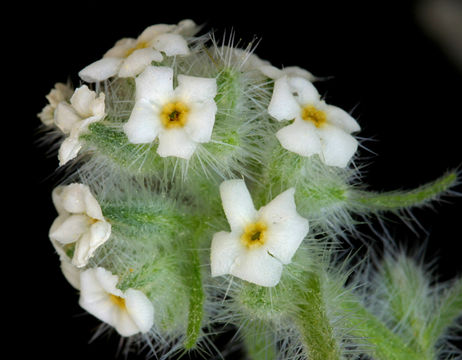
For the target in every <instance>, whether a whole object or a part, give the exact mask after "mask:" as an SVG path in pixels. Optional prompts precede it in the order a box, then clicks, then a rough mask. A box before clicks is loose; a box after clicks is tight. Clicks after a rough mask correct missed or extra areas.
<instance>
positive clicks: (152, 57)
mask: <svg viewBox="0 0 462 360" xmlns="http://www.w3.org/2000/svg"><path fill="white" fill-rule="evenodd" d="M162 59H163V57H162V54H161V53H160V52H159V51H157V50H154V49H153V48H146V49H138V50H135V51H134V52H133V53H132V54H131V55H130V56H128V57H127V58H126V59H125V60H124V62H123V63H122V66H121V67H120V70H119V77H135V76H136V75H138V74H139V73H141V72H143V70H144V69H146V67H147V66H148V65H151V63H152V62H153V61H162Z"/></svg>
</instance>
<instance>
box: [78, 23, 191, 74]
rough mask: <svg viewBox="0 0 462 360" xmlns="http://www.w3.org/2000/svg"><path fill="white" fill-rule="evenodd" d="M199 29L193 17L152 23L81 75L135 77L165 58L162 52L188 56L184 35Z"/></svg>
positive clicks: (117, 45)
mask: <svg viewBox="0 0 462 360" xmlns="http://www.w3.org/2000/svg"><path fill="white" fill-rule="evenodd" d="M197 30H198V26H197V25H196V24H195V23H194V22H193V21H192V20H183V21H180V22H179V23H178V25H166V24H158V25H152V26H149V27H148V28H146V29H145V30H144V31H143V32H142V33H141V35H140V36H139V37H138V38H137V39H133V38H124V39H121V40H119V41H118V42H117V43H116V44H115V45H114V47H113V48H112V49H110V50H109V51H107V52H106V54H104V56H103V58H102V59H101V60H98V61H96V62H94V63H92V64H90V65H88V66H87V67H86V68H84V69H82V70H81V71H80V72H79V76H80V77H81V78H82V79H83V80H84V81H87V82H97V81H103V80H106V79H108V78H110V77H111V76H114V75H118V76H119V77H135V76H136V75H138V74H139V73H141V72H142V71H143V70H144V69H145V68H146V66H148V65H151V63H152V62H153V61H162V59H163V56H162V54H161V52H163V53H165V55H167V56H175V55H188V54H189V48H188V44H187V42H186V40H185V39H184V36H192V35H194V34H195V33H196V32H197Z"/></svg>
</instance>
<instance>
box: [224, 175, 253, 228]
mask: <svg viewBox="0 0 462 360" xmlns="http://www.w3.org/2000/svg"><path fill="white" fill-rule="evenodd" d="M220 196H221V202H222V205H223V210H224V212H225V215H226V218H227V219H228V223H229V226H230V227H231V230H232V232H236V233H238V234H242V233H243V231H244V228H245V226H246V225H247V224H248V223H250V222H252V221H254V220H255V216H256V214H257V211H256V210H255V207H254V206H253V202H252V197H251V196H250V193H249V190H248V189H247V186H246V185H245V182H244V180H227V181H223V182H222V183H221V185H220Z"/></svg>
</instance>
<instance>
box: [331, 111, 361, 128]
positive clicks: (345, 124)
mask: <svg viewBox="0 0 462 360" xmlns="http://www.w3.org/2000/svg"><path fill="white" fill-rule="evenodd" d="M325 111H326V116H327V119H328V122H329V123H330V124H332V125H335V126H337V127H339V128H340V129H342V130H343V131H345V132H347V133H352V132H355V131H359V130H361V127H360V126H359V125H358V123H357V122H356V120H355V119H354V118H353V117H352V116H351V115H350V114H348V113H347V112H346V111H345V110H343V109H341V108H339V107H337V106H333V105H328V106H327V108H326V110H325Z"/></svg>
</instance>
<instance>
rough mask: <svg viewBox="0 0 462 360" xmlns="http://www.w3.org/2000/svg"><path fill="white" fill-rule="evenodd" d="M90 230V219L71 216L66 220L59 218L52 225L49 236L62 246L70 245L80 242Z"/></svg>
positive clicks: (82, 216)
mask: <svg viewBox="0 0 462 360" xmlns="http://www.w3.org/2000/svg"><path fill="white" fill-rule="evenodd" d="M63 216H64V215H63ZM88 229H89V222H88V217H87V216H85V215H71V216H67V217H65V218H63V217H62V216H58V217H57V218H56V219H55V221H54V222H53V224H52V225H51V228H50V233H49V236H50V239H52V240H54V241H59V242H60V243H61V244H70V243H73V242H76V241H77V240H79V238H80V237H81V236H82V235H83V234H84V233H85V232H87V231H88Z"/></svg>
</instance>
